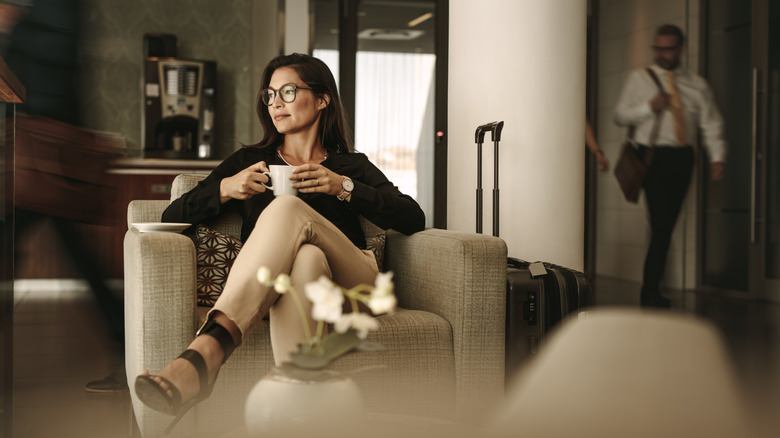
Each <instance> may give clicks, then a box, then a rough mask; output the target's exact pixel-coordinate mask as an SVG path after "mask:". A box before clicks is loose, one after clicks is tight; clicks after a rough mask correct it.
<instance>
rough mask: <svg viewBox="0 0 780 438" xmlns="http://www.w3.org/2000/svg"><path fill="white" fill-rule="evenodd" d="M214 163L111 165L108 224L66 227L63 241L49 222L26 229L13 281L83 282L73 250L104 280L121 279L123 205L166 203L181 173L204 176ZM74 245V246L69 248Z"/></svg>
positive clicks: (124, 161) (137, 161) (130, 161)
mask: <svg viewBox="0 0 780 438" xmlns="http://www.w3.org/2000/svg"><path fill="white" fill-rule="evenodd" d="M218 164H219V162H218V161H194V160H192V161H190V160H150V159H122V160H119V161H117V162H115V163H114V165H113V166H112V168H111V169H110V170H109V172H108V174H107V175H106V178H107V179H108V180H109V182H110V185H111V187H112V188H113V190H114V196H112V197H111V199H110V200H109V205H106V208H107V209H108V210H109V211H110V212H111V214H109V215H108V217H109V219H108V222H107V223H106V224H101V225H94V224H80V223H70V224H68V230H69V231H68V232H67V234H68V235H67V236H65V237H66V238H65V239H63V236H62V234H63V233H62V232H61V228H60V227H58V226H56V225H55V224H53V223H52V221H51V220H45V219H44V220H41V221H38V223H36V224H34V225H33V226H31V227H29V228H28V229H27V230H26V231H25V234H24V236H21V237H22V238H21V239H20V240H19V241H18V244H17V245H18V246H19V248H18V251H17V266H16V278H21V279H44V278H48V279H59V278H82V277H83V274H82V272H81V271H80V269H78V267H77V264H76V263H75V262H74V255H73V251H72V249H73V248H68V247H67V245H68V243H67V242H66V241H70V242H71V245H72V246H74V245H75V246H78V248H75V249H76V250H78V251H79V252H81V256H83V257H85V258H86V263H87V264H88V265H90V266H91V267H92V268H93V269H95V270H97V271H98V272H101V273H102V275H101V276H102V277H103V278H106V279H121V278H123V277H124V269H123V263H124V261H123V247H122V243H123V240H124V236H125V232H126V231H127V205H128V204H129V203H130V201H132V200H134V199H170V193H171V183H172V182H173V179H174V178H175V177H176V175H178V174H180V173H203V174H208V173H209V172H211V170H212V169H213V168H214V167H216V166H217V165H218ZM74 241H75V242H76V243H75V244H74V243H72V242H74Z"/></svg>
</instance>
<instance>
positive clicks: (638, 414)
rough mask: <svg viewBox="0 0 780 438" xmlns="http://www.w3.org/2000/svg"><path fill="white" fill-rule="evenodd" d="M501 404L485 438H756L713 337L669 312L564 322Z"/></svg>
mask: <svg viewBox="0 0 780 438" xmlns="http://www.w3.org/2000/svg"><path fill="white" fill-rule="evenodd" d="M506 398H507V401H506V404H505V405H504V406H503V407H502V408H501V409H500V413H499V415H498V416H497V418H496V419H495V421H491V422H490V423H491V430H490V432H491V433H488V434H486V436H489V437H491V438H498V437H501V438H503V437H515V436H518V435H517V433H518V431H520V430H522V433H523V435H524V436H532V437H536V438H540V437H574V436H576V437H581V438H587V437H594V438H595V437H598V438H612V437H633V438H637V437H640V438H641V437H648V438H649V437H681V438H682V437H708V438H713V437H723V438H726V437H748V436H756V435H755V434H753V433H752V432H751V431H750V429H749V427H750V421H749V420H748V417H747V410H746V408H745V404H744V401H743V398H742V394H741V393H740V391H739V389H738V385H737V381H736V376H735V375H734V371H733V370H732V367H731V363H730V361H729V358H728V357H727V355H726V350H725V346H724V344H723V342H722V341H721V338H720V336H719V334H718V332H717V331H716V329H715V328H714V327H713V326H712V325H711V324H709V323H707V322H705V321H703V320H699V319H697V318H695V317H691V316H684V315H679V314H674V313H671V312H662V311H642V310H637V309H598V310H593V311H590V312H584V313H581V314H580V316H579V317H577V318H571V319H569V320H567V321H566V323H565V324H563V325H562V326H560V328H559V329H558V330H557V332H555V333H553V334H552V336H551V337H550V339H549V341H548V343H547V344H545V346H544V347H543V348H542V349H541V350H540V353H539V355H538V356H537V357H535V358H534V359H533V361H531V362H529V363H528V365H527V366H526V367H525V368H523V369H522V370H521V371H520V374H519V375H517V376H516V377H515V379H514V381H513V382H511V383H510V384H509V385H508V386H507V397H506Z"/></svg>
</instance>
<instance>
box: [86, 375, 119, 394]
mask: <svg viewBox="0 0 780 438" xmlns="http://www.w3.org/2000/svg"><path fill="white" fill-rule="evenodd" d="M84 390H85V391H87V392H92V393H98V394H107V393H115V392H125V391H127V379H125V376H118V375H116V374H111V375H110V376H108V377H106V378H103V379H100V380H93V381H91V382H89V383H87V384H86V385H85V386H84Z"/></svg>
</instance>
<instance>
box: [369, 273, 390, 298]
mask: <svg viewBox="0 0 780 438" xmlns="http://www.w3.org/2000/svg"><path fill="white" fill-rule="evenodd" d="M392 293H393V272H392V271H390V272H380V273H379V274H377V276H376V281H375V282H374V290H373V291H372V292H371V295H372V296H373V295H376V296H381V295H390V294H392Z"/></svg>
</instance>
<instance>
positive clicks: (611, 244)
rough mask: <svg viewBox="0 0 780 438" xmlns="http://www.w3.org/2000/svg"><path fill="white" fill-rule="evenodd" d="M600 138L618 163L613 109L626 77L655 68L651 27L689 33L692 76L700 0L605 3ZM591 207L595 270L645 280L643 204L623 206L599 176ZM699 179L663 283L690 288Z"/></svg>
mask: <svg viewBox="0 0 780 438" xmlns="http://www.w3.org/2000/svg"><path fill="white" fill-rule="evenodd" d="M598 14H599V16H598V20H599V49H598V50H599V59H598V70H599V77H598V90H599V92H598V103H599V114H598V140H599V145H600V146H601V148H602V149H603V150H604V152H605V155H606V156H607V158H609V160H610V162H612V163H615V161H617V157H618V152H619V150H620V144H621V142H622V140H623V138H624V137H625V131H624V130H623V129H621V128H619V127H618V126H616V125H615V123H614V122H613V116H614V113H613V109H614V105H615V103H616V102H617V99H618V95H619V93H620V90H621V88H622V86H623V82H624V80H625V78H626V77H627V76H628V73H629V72H630V71H631V70H633V69H636V68H642V67H645V66H646V65H648V64H650V63H652V59H653V56H652V55H653V54H652V51H651V50H650V46H651V45H652V40H653V34H654V32H655V29H656V28H657V27H658V26H659V25H661V24H664V23H672V24H675V25H677V26H680V28H681V29H683V32H685V34H686V39H687V45H686V51H685V55H684V56H685V59H684V60H683V64H684V66H686V67H687V68H688V69H690V70H692V71H694V72H697V71H698V64H699V47H698V33H699V22H698V15H699V12H698V0H688V1H681V0H665V1H658V0H612V1H607V0H603V1H601V2H600V9H599V11H598ZM597 186H598V194H597V199H598V204H597V208H596V215H597V222H596V223H597V225H596V227H597V229H596V272H597V274H598V275H604V276H608V277H614V278H620V279H626V280H632V281H639V282H641V281H642V269H643V266H644V259H645V254H646V252H647V247H648V244H649V237H650V227H649V223H648V221H647V212H646V208H645V200H644V198H643V197H642V198H640V200H639V203H638V204H629V203H628V202H626V201H625V200H624V199H623V197H622V194H621V192H620V189H619V188H618V185H617V182H616V180H615V177H614V175H613V174H612V173H611V172H607V173H601V174H599V177H598V181H597ZM695 194H696V181H695V179H694V180H693V181H692V183H691V188H690V190H689V192H688V198H687V201H686V204H685V206H684V207H683V212H682V213H681V214H680V219H679V220H678V222H677V227H676V228H675V231H674V234H673V236H672V245H671V248H670V250H669V257H668V263H667V268H666V273H665V278H664V283H665V284H666V285H669V286H671V287H675V288H681V287H682V286H683V282H685V286H686V287H688V288H690V287H694V283H695V262H696V260H695V256H696V251H695V249H696V227H695V225H696V197H695Z"/></svg>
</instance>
